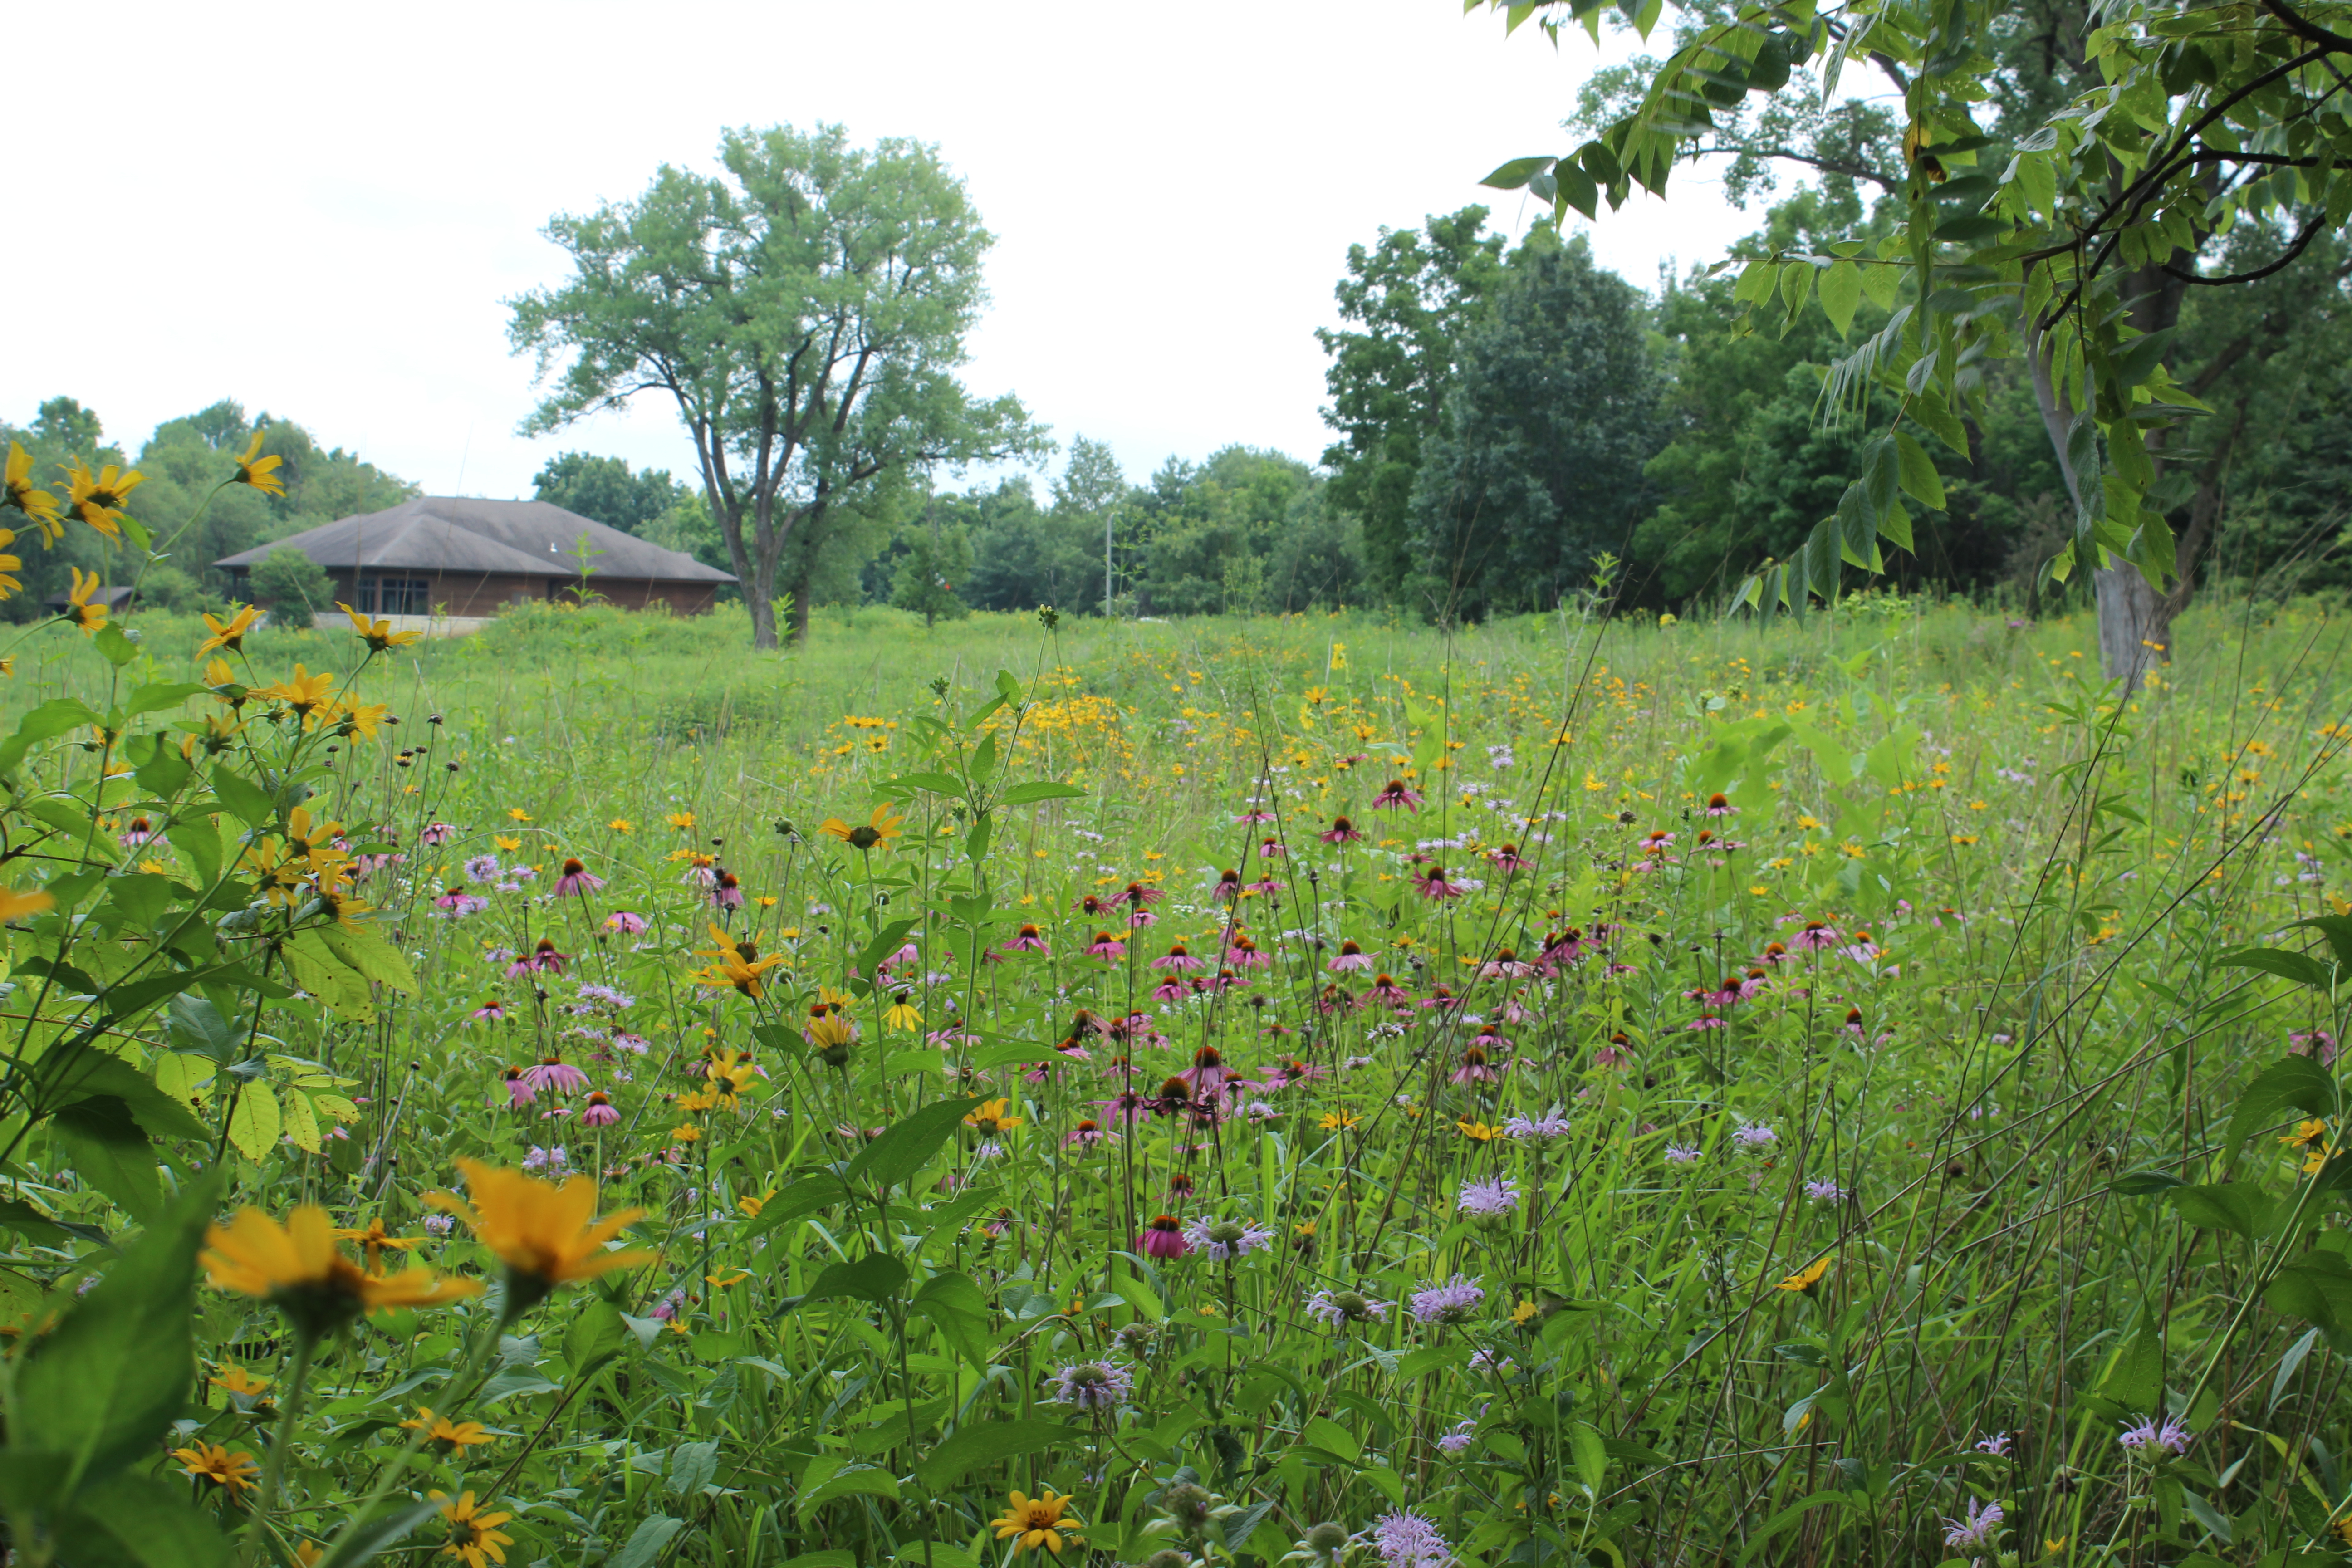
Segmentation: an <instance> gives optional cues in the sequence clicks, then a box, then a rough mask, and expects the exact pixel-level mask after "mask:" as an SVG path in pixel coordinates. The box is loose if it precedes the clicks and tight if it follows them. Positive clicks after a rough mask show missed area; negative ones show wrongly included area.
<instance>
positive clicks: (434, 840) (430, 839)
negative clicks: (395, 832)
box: [416, 822, 457, 846]
mask: <svg viewBox="0 0 2352 1568" xmlns="http://www.w3.org/2000/svg"><path fill="white" fill-rule="evenodd" d="M455 837H457V829H456V828H455V827H453V826H450V825H449V824H448V823H446V822H428V823H426V824H425V831H424V832H422V833H420V834H418V835H417V836H416V841H417V842H418V843H419V844H424V845H427V846H438V845H443V844H446V843H448V842H449V840H451V839H452V838H455Z"/></svg>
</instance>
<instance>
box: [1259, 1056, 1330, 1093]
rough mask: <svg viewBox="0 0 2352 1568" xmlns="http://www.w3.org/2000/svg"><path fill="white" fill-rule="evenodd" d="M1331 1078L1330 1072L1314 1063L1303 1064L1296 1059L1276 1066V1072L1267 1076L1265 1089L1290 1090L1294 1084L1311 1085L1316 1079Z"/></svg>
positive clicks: (1278, 1063)
mask: <svg viewBox="0 0 2352 1568" xmlns="http://www.w3.org/2000/svg"><path fill="white" fill-rule="evenodd" d="M1330 1076H1331V1075H1330V1074H1329V1073H1328V1072H1327V1071H1325V1070H1324V1069H1323V1068H1319V1067H1318V1066H1316V1065H1315V1064H1314V1063H1313V1062H1303V1061H1300V1060H1298V1059H1297V1058H1295V1057H1294V1058H1291V1059H1290V1060H1288V1061H1284V1062H1277V1063H1276V1064H1275V1068H1274V1070H1273V1071H1272V1072H1270V1073H1268V1074H1266V1077H1265V1087H1266V1088H1268V1089H1288V1088H1289V1087H1290V1086H1291V1085H1292V1084H1294V1083H1310V1082H1312V1081H1314V1080H1315V1079H1318V1078H1328V1077H1330Z"/></svg>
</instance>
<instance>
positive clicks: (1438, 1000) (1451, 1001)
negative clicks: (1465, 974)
mask: <svg viewBox="0 0 2352 1568" xmlns="http://www.w3.org/2000/svg"><path fill="white" fill-rule="evenodd" d="M1463 1002H1464V998H1462V997H1459V996H1456V995H1455V994H1454V987H1452V986H1451V985H1439V986H1435V987H1433V988H1432V989H1431V991H1430V993H1429V994H1428V995H1426V996H1424V997H1423V998H1422V1000H1421V1005H1423V1007H1435V1008H1437V1009H1438V1010H1439V1011H1440V1012H1445V1013H1450V1012H1452V1011H1454V1009H1455V1008H1457V1007H1459V1006H1461V1005H1463Z"/></svg>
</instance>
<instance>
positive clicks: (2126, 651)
mask: <svg viewBox="0 0 2352 1568" xmlns="http://www.w3.org/2000/svg"><path fill="white" fill-rule="evenodd" d="M2091 586H2092V588H2093V590H2094V591H2095V593H2096V594H2097V595H2098V605H2099V670H2100V673H2102V674H2103V675H2105V677H2106V678H2107V679H2109V680H2121V681H2122V682H2123V683H2124V694H2125V695H2126V696H2129V695H2131V694H2132V693H2133V692H2135V691H2137V690H2138V689H2139V688H2140V682H2141V681H2142V680H2143V679H2146V677H2147V672H2148V670H2149V669H2150V668H2152V667H2153V666H2155V665H2157V664H2158V663H2160V662H2161V661H2162V660H2163V658H2164V654H2163V652H2162V651H2161V650H2162V649H2164V648H2166V647H2169V646H2170V645H2171V638H2172V617H2173V616H2175V615H2177V614H2179V609H2180V606H2179V605H2178V604H2175V603H2174V602H2173V601H2172V600H2171V599H2170V598H2167V597H2164V596H2161V595H2158V593H2157V591H2156V590H2155V589H2154V588H2151V587H2149V586H2148V585H2147V578H2145V577H2143V576H2141V575H2140V571H2139V568H2138V567H2137V566H2133V565H2130V564H2128V563H2126V564H2121V565H2116V566H2108V567H2103V568H2101V569H2100V570H2098V571H2096V572H2094V573H2092V574H2091Z"/></svg>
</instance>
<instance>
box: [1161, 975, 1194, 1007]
mask: <svg viewBox="0 0 2352 1568" xmlns="http://www.w3.org/2000/svg"><path fill="white" fill-rule="evenodd" d="M1189 994H1191V993H1190V992H1189V991H1188V990H1187V989H1186V987H1185V984H1184V981H1183V978H1182V977H1181V975H1175V974H1171V975H1170V976H1169V977H1168V978H1167V979H1165V980H1163V981H1161V982H1160V984H1157V985H1155V986H1153V987H1152V988H1151V999H1152V1000H1153V1001H1154V1002H1181V1001H1182V1000H1184V998H1185V997H1186V996H1187V995H1189Z"/></svg>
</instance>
